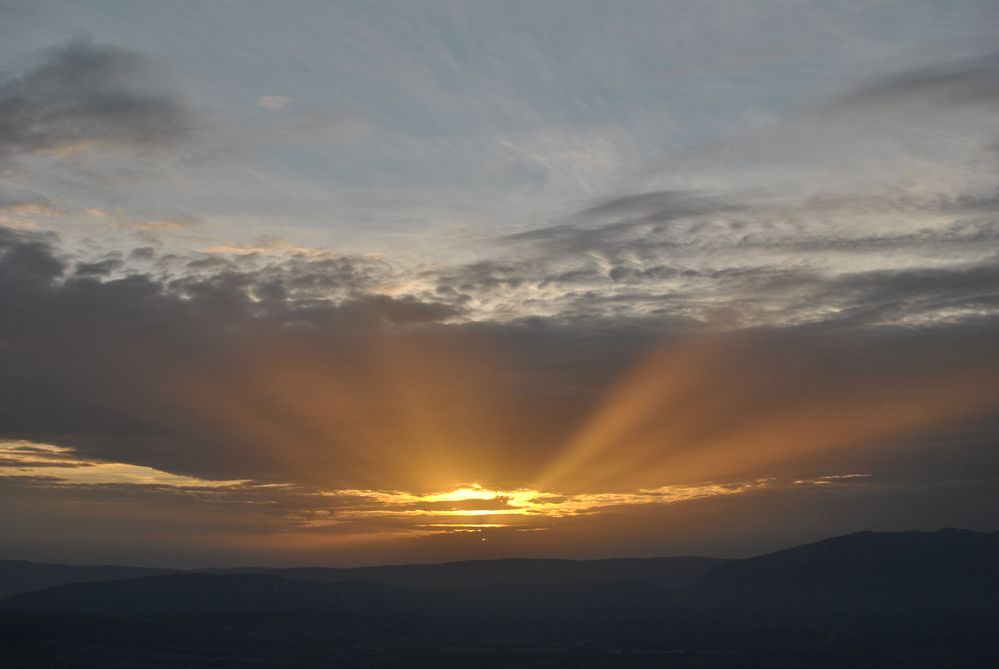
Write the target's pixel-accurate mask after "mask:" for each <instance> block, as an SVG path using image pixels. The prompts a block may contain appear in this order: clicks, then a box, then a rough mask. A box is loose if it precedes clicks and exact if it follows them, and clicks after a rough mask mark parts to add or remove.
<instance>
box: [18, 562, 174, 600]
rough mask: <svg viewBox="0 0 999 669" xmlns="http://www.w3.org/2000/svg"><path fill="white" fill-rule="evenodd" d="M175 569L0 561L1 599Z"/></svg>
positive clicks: (165, 572)
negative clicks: (77, 584) (36, 591)
mask: <svg viewBox="0 0 999 669" xmlns="http://www.w3.org/2000/svg"><path fill="white" fill-rule="evenodd" d="M176 571H177V570H175V569H156V568H152V567H118V566H115V565H96V566H76V565H69V564H45V563H39V562H29V561H27V560H0V599H2V598H4V597H9V596H11V595H15V594H17V593H19V592H29V591H31V590H40V589H42V588H49V587H52V586H54V585H62V584H63V583H84V582H88V581H110V580H115V579H122V578H139V577H142V576H155V575H158V574H170V573H174V572H176Z"/></svg>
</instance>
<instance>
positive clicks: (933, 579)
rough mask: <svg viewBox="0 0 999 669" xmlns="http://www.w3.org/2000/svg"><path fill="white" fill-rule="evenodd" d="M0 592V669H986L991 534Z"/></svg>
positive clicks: (19, 568)
mask: <svg viewBox="0 0 999 669" xmlns="http://www.w3.org/2000/svg"><path fill="white" fill-rule="evenodd" d="M116 570H118V571H116ZM35 588H40V589H35ZM0 591H2V592H3V593H5V594H7V595H9V596H8V597H7V598H6V599H3V600H0V666H2V667H289V666H296V667H298V666H301V667H341V666H342V667H355V666H357V667H471V666H475V667H720V666H735V667H847V666H848V667H886V666H887V667H995V666H999V533H991V534H980V533H975V532H969V531H962V530H943V531H940V532H934V533H921V532H906V533H886V534H875V533H860V534H854V535H849V536H845V537H838V538H835V539H829V540H826V541H822V542H819V543H816V544H810V545H807V546H799V547H797V548H792V549H789V550H785V551H780V552H777V553H771V554H767V555H763V556H759V557H756V558H751V559H747V560H726V561H723V560H715V559H710V558H662V559H654V560H600V561H583V562H574V561H561V560H496V561H482V562H462V563H451V564H446V565H411V566H399V567H375V568H365V569H358V570H345V569H322V568H315V569H292V570H273V569H260V570H253V569H240V570H228V571H219V570H205V571H195V572H190V571H188V572H180V571H170V570H151V571H145V570H136V569H133V568H121V567H71V566H67V565H39V564H34V563H27V562H0Z"/></svg>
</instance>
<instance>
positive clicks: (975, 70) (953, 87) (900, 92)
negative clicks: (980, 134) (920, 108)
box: [832, 53, 999, 109]
mask: <svg viewBox="0 0 999 669" xmlns="http://www.w3.org/2000/svg"><path fill="white" fill-rule="evenodd" d="M997 100H999V53H990V54H986V55H984V56H979V57H977V58H970V59H965V60H960V61H957V62H953V63H946V64H940V65H935V66H932V67H926V68H922V69H917V70H912V71H909V72H904V73H901V74H898V75H895V76H892V77H887V78H884V79H881V80H879V81H875V82H873V83H871V84H869V85H867V86H865V87H863V88H860V89H859V90H857V91H855V92H853V93H851V94H849V95H847V96H845V97H843V98H842V99H840V100H839V101H838V102H836V103H833V105H832V109H842V108H843V107H848V106H854V105H887V104H904V103H915V104H918V105H965V104H975V103H982V102H994V101H997Z"/></svg>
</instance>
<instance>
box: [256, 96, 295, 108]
mask: <svg viewBox="0 0 999 669" xmlns="http://www.w3.org/2000/svg"><path fill="white" fill-rule="evenodd" d="M290 102H291V98H289V97H285V96H284V95H265V96H263V97H262V98H260V99H259V100H257V106H259V107H263V108H264V109H270V110H272V111H280V110H281V109H284V108H285V107H287V106H288V104H289V103H290Z"/></svg>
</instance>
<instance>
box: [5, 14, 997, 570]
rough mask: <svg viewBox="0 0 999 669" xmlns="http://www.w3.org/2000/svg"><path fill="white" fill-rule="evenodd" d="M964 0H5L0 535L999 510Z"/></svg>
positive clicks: (861, 519) (985, 187) (332, 560)
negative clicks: (713, 0) (82, 0)
mask: <svg viewBox="0 0 999 669" xmlns="http://www.w3.org/2000/svg"><path fill="white" fill-rule="evenodd" d="M997 111H999V6H996V4H995V3H994V2H992V1H990V0H982V1H973V0H954V1H953V2H947V3H942V2H938V1H936V0H899V1H893V0H836V1H829V0H811V1H809V0H798V1H794V2H791V1H781V0H738V1H732V2H723V3H706V2H701V1H699V0H698V1H693V0H691V1H678V0H669V1H659V2H640V1H639V0H627V1H625V2H610V1H607V2H603V1H601V2H582V1H581V2H568V1H555V0H542V1H537V0H535V1H532V2H519V1H513V0H511V1H509V2H494V3H479V2H436V1H431V0H420V1H419V2H388V1H378V2H363V3H362V2H340V1H338V2H327V1H318V0H315V1H311V0H294V1H291V2H281V3H278V2H265V1H262V0H242V1H239V2H235V1H232V2H228V1H223V0H216V1H213V2H200V1H194V0H176V1H171V2H163V1H157V2H153V1H151V0H149V1H147V0H139V1H130V2H124V1H112V0H90V1H88V2H86V3H80V2H71V1H69V0H65V1H54V0H31V1H28V0H0V557H3V558H16V559H32V560H39V561H61V562H73V563H87V564H89V563H119V564H145V565H160V566H184V567H194V566H223V565H229V566H232V565H275V566H280V565H306V564H311V565H331V566H349V565H361V564H382V563H402V562H434V561H446V560H459V559H475V558H498V557H514V556H544V557H569V558H598V557H613V556H653V555H680V554H708V555H717V556H722V557H727V556H745V555H752V554H755V553H759V552H763V551H767V550H773V549H777V548H782V547H786V546H790V545H794V544H796V543H803V542H805V541H811V540H816V539H820V538H823V537H826V536H830V535H834V534H842V533H847V532H853V531H860V530H906V529H938V528H940V527H945V526H958V527H966V528H971V529H980V530H995V529H996V527H997V525H999V452H997V449H999V349H997V347H996V345H995V342H996V341H999V181H997V177H999V114H997Z"/></svg>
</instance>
